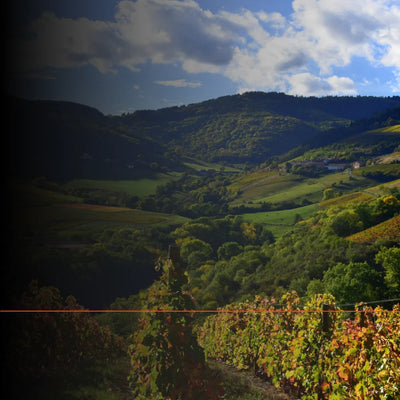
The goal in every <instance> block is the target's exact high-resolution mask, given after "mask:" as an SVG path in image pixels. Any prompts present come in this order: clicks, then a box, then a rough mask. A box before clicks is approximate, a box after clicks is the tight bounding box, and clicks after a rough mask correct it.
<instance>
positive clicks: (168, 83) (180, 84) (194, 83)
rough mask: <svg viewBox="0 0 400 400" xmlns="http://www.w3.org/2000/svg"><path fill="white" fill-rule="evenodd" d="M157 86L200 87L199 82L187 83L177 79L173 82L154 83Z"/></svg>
mask: <svg viewBox="0 0 400 400" xmlns="http://www.w3.org/2000/svg"><path fill="white" fill-rule="evenodd" d="M154 83H156V84H157V85H163V86H172V87H188V88H197V87H200V86H201V83H200V82H187V81H186V80H185V79H178V80H175V81H154Z"/></svg>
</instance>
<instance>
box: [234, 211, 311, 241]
mask: <svg viewBox="0 0 400 400" xmlns="http://www.w3.org/2000/svg"><path fill="white" fill-rule="evenodd" d="M316 211H318V205H317V204H311V205H308V206H304V207H298V208H293V209H291V210H280V211H266V212H259V213H248V214H242V217H243V218H244V219H245V220H246V221H249V222H261V223H263V224H265V225H266V227H267V228H268V229H269V230H270V231H271V232H272V233H273V235H274V236H275V238H278V237H280V236H282V235H283V234H284V233H285V232H286V231H288V230H289V229H290V228H291V227H292V226H293V225H295V223H296V222H297V221H299V220H300V219H307V218H309V217H310V216H311V215H312V214H313V213H314V212H316Z"/></svg>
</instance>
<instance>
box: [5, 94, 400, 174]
mask: <svg viewBox="0 0 400 400" xmlns="http://www.w3.org/2000/svg"><path fill="white" fill-rule="evenodd" d="M6 101H7V106H6V109H7V113H6V119H7V127H8V140H9V149H10V150H11V151H10V158H11V161H10V163H9V164H10V167H11V173H12V174H14V175H16V176H47V177H49V178H54V179H61V180H68V179H73V178H97V179H128V178H135V177H138V176H148V175H150V174H152V173H155V172H160V171H167V170H183V168H184V166H183V164H182V163H181V160H182V157H185V156H189V157H195V158H198V159H202V160H205V161H216V162H221V161H224V162H229V163H236V164H237V163H244V162H248V163H250V164H257V163H261V162H263V161H265V160H266V159H268V158H270V157H271V156H276V155H281V154H283V153H286V152H288V151H290V150H293V149H294V148H296V147H298V146H311V147H312V146H315V145H316V144H318V145H320V146H322V145H326V144H331V143H333V142H335V141H336V140H342V139H344V138H346V137H348V136H351V135H355V134H357V133H359V132H361V131H362V130H363V129H366V128H368V127H369V126H371V129H372V127H373V126H374V124H375V125H376V124H378V125H379V124H381V125H382V124H384V123H387V121H388V120H390V119H391V120H396V119H399V120H400V115H399V114H400V97H399V96H394V97H370V96H369V97H361V96H359V97H321V98H316V97H296V96H289V95H285V94H283V93H262V92H251V93H245V94H242V95H233V96H224V97H220V98H217V99H214V100H208V101H205V102H201V103H196V104H191V105H188V106H182V107H170V108H164V109H160V110H154V111H152V110H143V111H137V112H135V113H132V114H123V115H121V116H105V115H103V114H102V113H101V112H99V111H98V110H96V109H94V108H91V107H88V106H84V105H80V104H76V103H71V102H59V101H57V102H56V101H28V100H22V99H16V98H12V97H9V98H7V100H6ZM377 113H381V114H380V117H376V116H374V115H375V114H377ZM382 113H383V114H382ZM373 116H374V117H373ZM372 117H373V119H371V118H372ZM374 118H375V119H374ZM379 118H380V119H379ZM359 120H362V121H361V122H360V121H359Z"/></svg>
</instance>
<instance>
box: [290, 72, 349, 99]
mask: <svg viewBox="0 0 400 400" xmlns="http://www.w3.org/2000/svg"><path fill="white" fill-rule="evenodd" d="M288 82H289V84H290V86H291V88H290V93H291V94H298V95H306V96H321V95H338V94H347V95H352V94H356V90H355V88H354V82H353V81H352V80H351V79H350V78H347V77H338V76H336V75H334V76H330V77H328V78H325V79H324V78H320V77H318V76H315V75H312V74H310V73H308V72H305V73H302V74H296V75H292V76H290V77H288Z"/></svg>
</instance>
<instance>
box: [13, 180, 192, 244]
mask: <svg viewBox="0 0 400 400" xmlns="http://www.w3.org/2000/svg"><path fill="white" fill-rule="evenodd" d="M15 191H16V193H17V194H16V199H17V200H18V201H14V203H13V207H11V218H12V221H13V229H15V230H16V231H17V232H19V233H20V234H23V235H32V234H35V235H39V236H40V237H42V238H43V237H44V238H53V239H55V238H63V239H65V240H85V238H89V237H93V235H96V234H98V233H101V232H102V231H103V230H104V229H105V228H124V227H129V228H143V227H151V226H155V225H178V224H182V223H184V222H185V221H187V218H184V217H181V216H178V215H171V214H163V213H157V212H148V211H142V210H134V209H130V208H124V207H109V206H99V205H93V204H84V203H82V202H81V199H79V198H77V197H73V196H68V195H64V194H62V193H57V192H52V191H49V190H44V189H39V188H37V187H35V186H33V185H29V184H19V185H15Z"/></svg>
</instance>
